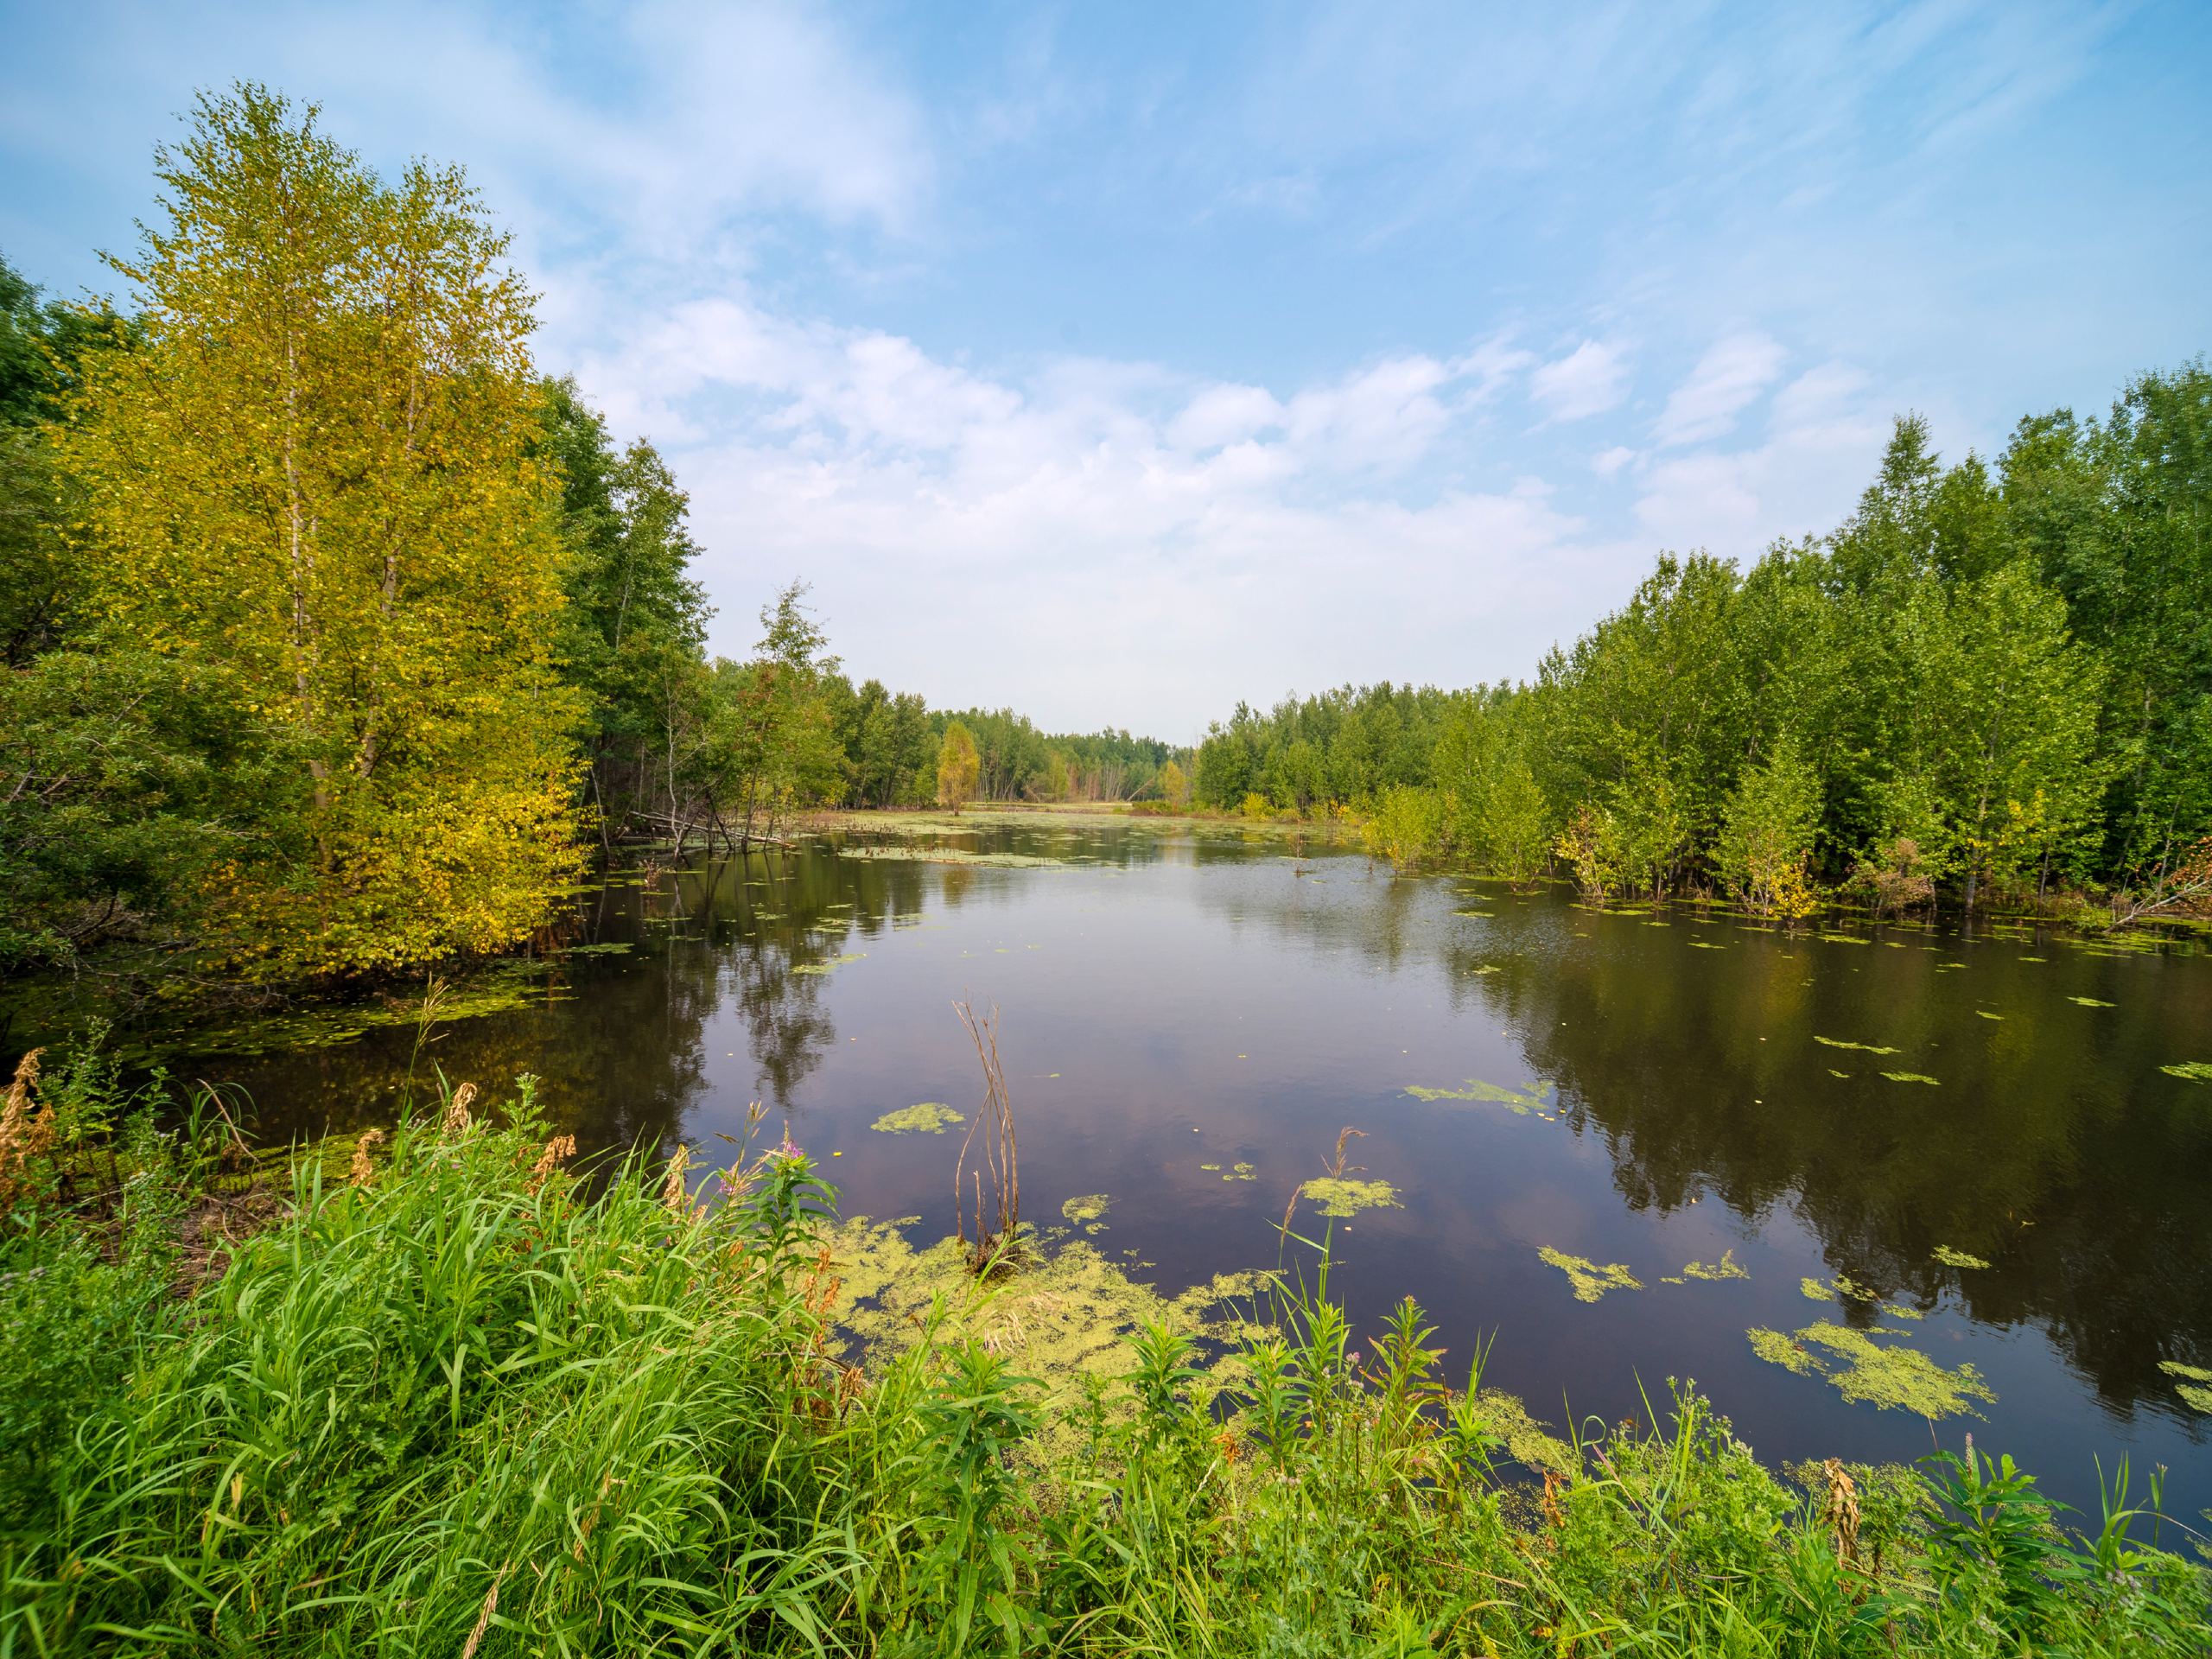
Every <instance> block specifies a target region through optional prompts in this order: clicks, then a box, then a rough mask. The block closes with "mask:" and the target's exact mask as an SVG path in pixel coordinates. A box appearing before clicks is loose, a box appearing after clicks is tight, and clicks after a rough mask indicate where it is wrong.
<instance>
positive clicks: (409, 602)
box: [60, 86, 579, 977]
mask: <svg viewBox="0 0 2212 1659" xmlns="http://www.w3.org/2000/svg"><path fill="white" fill-rule="evenodd" d="M156 173H157V176H158V177H159V179H160V180H161V182H162V185H163V186H164V187H165V194H164V195H163V196H162V200H161V204H160V205H161V208H162V219H165V220H166V223H161V224H157V225H156V226H151V227H149V228H147V229H146V230H145V232H144V233H143V247H142V248H141V249H140V250H139V251H138V253H137V257H135V258H131V259H127V260H126V259H114V260H112V261H111V264H113V265H114V267H115V269H116V270H118V272H120V273H121V274H122V275H123V276H124V277H127V278H129V279H130V281H131V282H132V283H134V284H136V285H137V289H138V291H139V296H140V299H141V301H142V303H143V327H144V335H143V345H142V346H141V347H140V348H139V349H137V350H134V351H129V352H113V353H99V354H96V359H95V360H94V361H93V362H92V365H91V367H90V369H89V372H88V373H87V376H86V383H85V385H84V387H83V391H82V393H81V396H80V397H79V402H78V404H77V406H76V408H75V409H74V410H73V414H72V417H71V419H70V420H69V422H68V423H67V428H66V430H65V431H64V433H63V435H62V437H61V439H60V442H61V445H62V448H63V452H64V460H65V461H66V463H67V465H68V466H69V467H71V469H72V470H73V472H74V474H76V476H77V477H78V478H79V480H81V482H82V484H83V486H84V487H85V492H86V524H85V528H84V531H83V534H82V546H83V551H84V555H85V556H86V562H87V564H88V566H89V574H90V576H91V580H92V586H93V589H94V592H95V594H96V595H97V604H98V611H99V614H100V615H101V617H102V618H103V619H104V620H105V626H109V627H110V628H111V629H114V630H116V631H118V633H119V634H120V635H121V636H122V637H127V638H129V639H131V640H133V641H134V642H135V643H136V644H137V645H139V646H142V647H143V648H147V649H150V650H153V651H156V652H162V653H166V654H168V655H171V656H174V657H175V658H179V659H181V660H184V661H187V662H189V663H192V664H195V665H196V666H197V667H198V668H199V669H200V671H202V673H203V674H204V675H205V676H206V680H205V682H204V683H207V685H208V686H209V687H210V688H211V690H210V691H209V695H211V696H219V697H222V698H226V699H227V700H228V703H229V707H228V708H227V709H226V711H225V712H226V717H227V718H229V719H231V720H232V721H235V722H237V724H238V728H240V729H241V730H244V731H248V732H250V733H251V735H252V742H251V745H250V746H249V747H251V751H252V753H254V754H255V755H256V757H257V760H256V765H255V768H254V770H253V772H252V773H251V780H248V779H245V778H244V777H242V778H241V781H240V788H241V790H242V791H245V790H248V789H251V790H253V791H258V793H259V794H260V796H261V802H260V804H259V806H258V807H257V809H256V810H254V811H253V812H252V813H251V816H250V817H248V818H247V819H246V823H247V825H248V828H247V830H246V832H245V833H243V834H241V835H240V836H239V837H238V852H237V855H236V856H235V857H234V858H232V859H229V860H226V861H223V862H222V863H221V864H220V865H219V868H218V869H217V871H216V874H215V875H214V876H213V879H212V881H211V884H210V887H209V891H208V892H207V893H206V894H204V895H203V906H202V909H203V920H204V921H205V923H206V924H207V930H208V937H209V938H210V939H211V941H213V949H214V950H216V951H217V953H218V954H219V955H220V956H221V957H223V958H224V959H225V960H226V963H227V964H228V965H229V966H231V967H232V968H233V969H243V970H245V971H246V972H248V973H250V974H253V975H257V976H265V977H283V976H298V975H302V974H322V973H333V972H349V971H357V970H361V969H376V968H388V967H395V966H400V965H404V964H405V963H414V962H421V961H424V960H428V959H431V958H434V957H440V956H444V955H448V954H450V953H453V952H455V951H469V950H493V949H498V948H499V947H502V946H505V945H507V944H512V943H513V942H514V941H515V940H516V939H518V938H521V937H523V936H524V935H525V934H526V933H527V932H528V931H529V930H530V929H531V928H532V927H533V926H535V925H537V923H538V922H539V921H541V920H542V919H543V916H544V914H545V912H546V908H547V906H548V904H549V902H550V899H551V898H552V896H553V895H554V894H555V893H556V892H557V891H558V890H559V888H560V887H562V886H563V884H564V883H565V882H566V881H567V880H569V877H570V876H571V874H572V873H573V871H574V869H575V861H576V850H575V836H574V833H573V825H572V823H571V810H570V809H571V801H572V798H573V785H574V781H575V775H576V765H577V762H576V757H575V744H574V741H573V733H574V730H575V723H576V720H577V715H578V712H579V711H578V709H577V708H576V706H575V698H574V694H573V693H571V692H570V691H569V690H567V689H566V688H565V687H564V686H563V684H562V683H561V682H560V680H559V679H558V677H556V673H555V671H554V666H553V664H552V661H551V659H550V642H551V640H552V637H553V631H554V624H555V619H556V613H557V612H558V610H559V608H560V606H561V604H562V593H561V582H560V577H561V565H562V558H563V553H562V544H561V543H560V541H559V539H558V536H557V532H556V520H555V518H554V508H555V492H556V480H555V479H554V478H553V477H552V476H551V475H550V474H549V473H548V472H547V470H546V469H545V467H543V465H542V464H541V463H540V462H538V461H536V460H534V459H533V458H532V445H533V440H534V439H535V437H536V435H537V397H538V392H537V387H536V385H534V382H533V378H532V374H531V362H530V357H529V352H528V340H529V335H530V332H531V326H532V317H531V296H530V294H529V293H528V292H527V290H526V289H524V287H523V285H522V283H521V282H520V281H519V279H518V277H516V276H515V275H514V274H513V273H512V272H511V271H509V270H506V269H505V267H504V264H503V263H502V262H503V260H504V258H505V254H506V250H507V238H505V235H504V234H502V233H501V232H498V231H496V230H494V229H493V226H491V225H490V224H489V223H488V221H487V219H486V215H485V213H484V210H483V207H482V206H481V204H480V201H479V200H478V198H477V196H476V194H475V193H474V191H473V190H472V189H471V188H469V187H468V185H467V182H466V181H465V180H464V179H463V177H462V175H461V173H460V171H459V170H458V169H455V168H433V167H430V166H428V165H426V164H423V163H421V162H417V163H416V164H414V165H412V166H410V168H408V169H407V171H406V172H405V173H404V175H402V176H401V177H400V178H399V179H398V181H397V182H396V183H389V184H388V183H386V182H385V181H381V180H379V179H378V177H377V176H376V175H374V174H372V172H370V171H369V170H368V169H367V168H365V166H364V165H363V164H362V163H361V162H360V161H359V158H358V157H356V156H354V155H353V154H352V153H351V152H350V151H347V150H346V149H341V148H340V147H339V146H338V145H337V144H335V143H333V142H332V141H331V140H330V139H329V138H327V137H325V136H323V134H322V133H321V131H320V130H318V129H317V125H316V111H315V109H314V108H313V107H312V106H308V107H306V108H303V109H302V108H296V107H295V106H293V105H291V104H289V102H288V101H287V100H286V99H283V97H281V96H279V95H276V94H272V93H270V92H267V91H265V90H264V89H263V88H261V87H258V86H239V87H238V88H237V89H236V90H235V91H234V92H232V93H231V94H229V95H227V96H208V95H203V96H202V97H201V98H200V100H199V103H198V106H197V108H196V110H195V111H194V116H193V118H192V121H191V130H190V132H189V134H188V137H186V138H185V139H184V141H183V142H182V143H180V144H178V145H176V146H175V148H173V149H171V148H164V149H161V150H159V151H157V152H156Z"/></svg>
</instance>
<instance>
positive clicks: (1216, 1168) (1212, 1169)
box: [1198, 1164, 1221, 1175]
mask: <svg viewBox="0 0 2212 1659" xmlns="http://www.w3.org/2000/svg"><path fill="white" fill-rule="evenodd" d="M1198 1167H1199V1168H1200V1169H1203V1170H1204V1171H1205V1172H1206V1173H1207V1174H1209V1175H1218V1174H1220V1173H1221V1166H1220V1165H1219V1164H1200V1165H1199V1166H1198Z"/></svg>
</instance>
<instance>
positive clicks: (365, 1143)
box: [351, 1129, 384, 1186]
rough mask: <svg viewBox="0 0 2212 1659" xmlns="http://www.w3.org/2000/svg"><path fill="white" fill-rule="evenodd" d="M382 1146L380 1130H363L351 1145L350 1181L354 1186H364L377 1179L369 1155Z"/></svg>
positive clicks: (375, 1167) (375, 1169) (373, 1164)
mask: <svg viewBox="0 0 2212 1659" xmlns="http://www.w3.org/2000/svg"><path fill="white" fill-rule="evenodd" d="M383 1144H384V1131H383V1130H382V1129H368V1130H365V1131H364V1132H363V1134H362V1135H361V1138H360V1139H359V1140H358V1141H355V1142H354V1143H353V1172H352V1176H351V1179H352V1180H353V1185H355V1186H366V1185H369V1184H370V1183H371V1182H372V1181H373V1180H375V1179H376V1178H377V1166H376V1164H375V1162H374V1161H373V1160H372V1159H371V1158H370V1156H369V1154H371V1153H372V1152H374V1151H375V1150H376V1149H377V1148H378V1147H380V1146H382V1145H383Z"/></svg>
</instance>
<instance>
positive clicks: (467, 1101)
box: [438, 1083, 476, 1135]
mask: <svg viewBox="0 0 2212 1659" xmlns="http://www.w3.org/2000/svg"><path fill="white" fill-rule="evenodd" d="M475 1099H476V1085H475V1084H473V1083H464V1084H461V1087H460V1088H458V1089H456V1090H454V1091H453V1098H452V1099H451V1100H449V1101H448V1102H447V1103H446V1115H445V1118H444V1121H443V1122H441V1123H440V1124H439V1125H438V1133H439V1134H440V1135H466V1134H467V1132H468V1125H469V1122H470V1118H469V1116H468V1109H469V1107H470V1106H471V1105H472V1104H474V1102H475Z"/></svg>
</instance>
